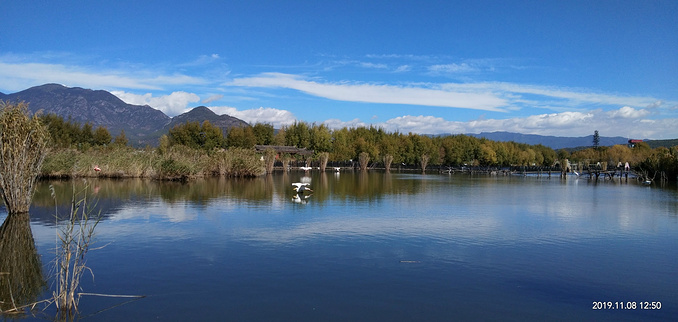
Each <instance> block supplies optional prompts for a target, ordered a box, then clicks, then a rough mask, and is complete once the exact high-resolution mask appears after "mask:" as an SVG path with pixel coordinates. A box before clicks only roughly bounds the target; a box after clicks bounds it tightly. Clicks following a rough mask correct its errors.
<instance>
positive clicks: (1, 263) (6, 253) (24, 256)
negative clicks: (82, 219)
mask: <svg viewBox="0 0 678 322" xmlns="http://www.w3.org/2000/svg"><path fill="white" fill-rule="evenodd" d="M0 254H2V256H0V311H2V312H3V314H25V313H26V311H25V310H24V309H23V308H22V307H23V306H25V305H28V304H31V303H35V302H36V301H37V299H38V297H39V296H40V295H41V294H42V293H43V291H44V290H45V286H46V283H45V280H44V278H43V275H42V263H41V262H40V256H39V255H38V251H37V249H36V248H35V242H34V241H33V234H32V232H31V225H30V216H29V214H28V213H27V212H24V213H13V214H9V215H8V216H7V218H6V219H5V221H4V223H3V224H2V226H1V227H0Z"/></svg>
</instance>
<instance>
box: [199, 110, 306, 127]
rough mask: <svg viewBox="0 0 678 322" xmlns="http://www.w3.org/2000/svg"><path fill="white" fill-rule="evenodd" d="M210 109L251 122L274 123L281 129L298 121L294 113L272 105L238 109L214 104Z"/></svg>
mask: <svg viewBox="0 0 678 322" xmlns="http://www.w3.org/2000/svg"><path fill="white" fill-rule="evenodd" d="M210 109H211V110H212V111H214V113H217V114H219V115H223V114H228V115H230V116H233V117H237V118H239V119H241V120H243V121H245V122H248V123H250V124H254V123H269V124H272V125H273V127H274V128H276V129H279V128H281V127H282V126H284V125H290V124H292V123H294V122H295V121H297V118H296V117H295V116H294V114H292V112H290V111H287V110H280V109H275V108H270V107H259V108H255V109H249V110H238V109H237V108H235V107H229V106H212V107H210Z"/></svg>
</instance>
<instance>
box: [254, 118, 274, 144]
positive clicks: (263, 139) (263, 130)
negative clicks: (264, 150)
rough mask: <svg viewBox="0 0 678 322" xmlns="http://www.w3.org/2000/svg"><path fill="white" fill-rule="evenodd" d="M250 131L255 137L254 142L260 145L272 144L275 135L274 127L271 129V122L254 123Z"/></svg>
mask: <svg viewBox="0 0 678 322" xmlns="http://www.w3.org/2000/svg"><path fill="white" fill-rule="evenodd" d="M252 132H253V133H254V137H255V139H256V143H255V144H260V145H271V144H273V137H274V135H275V129H273V125H272V124H268V123H256V124H254V126H252Z"/></svg>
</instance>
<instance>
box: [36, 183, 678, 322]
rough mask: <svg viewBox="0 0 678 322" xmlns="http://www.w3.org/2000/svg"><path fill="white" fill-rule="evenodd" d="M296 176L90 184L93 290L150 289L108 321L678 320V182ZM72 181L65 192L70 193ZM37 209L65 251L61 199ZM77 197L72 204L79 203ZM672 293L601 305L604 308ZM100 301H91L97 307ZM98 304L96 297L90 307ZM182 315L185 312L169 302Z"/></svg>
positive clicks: (42, 225)
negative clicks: (650, 306) (94, 214)
mask: <svg viewBox="0 0 678 322" xmlns="http://www.w3.org/2000/svg"><path fill="white" fill-rule="evenodd" d="M302 176H305V174H303V173H301V172H298V173H295V172H292V173H289V174H284V175H283V174H277V175H274V176H270V177H264V178H257V179H251V180H235V179H234V180H228V179H209V180H200V181H198V182H194V183H190V184H180V183H159V182H149V181H141V180H124V181H107V180H93V181H90V183H91V185H92V187H93V189H95V191H96V192H97V193H96V196H97V197H98V198H99V207H100V208H101V209H102V214H103V215H104V216H105V219H104V221H103V222H102V223H101V224H100V225H99V226H98V227H97V238H98V240H99V243H101V244H107V246H106V247H105V248H103V249H100V250H97V251H93V252H91V253H90V254H89V256H90V257H89V258H88V263H89V264H90V266H91V267H92V269H93V270H94V272H95V275H96V280H95V282H94V283H92V282H91V281H89V282H85V283H84V284H83V287H84V288H85V289H86V290H87V291H91V292H101V293H113V294H116V293H120V294H144V295H149V297H148V298H146V299H144V300H142V301H137V302H135V303H131V304H128V305H125V306H122V307H120V308H116V309H114V310H110V311H107V312H106V313H105V314H102V315H100V316H98V317H97V318H101V319H108V320H115V319H118V318H122V317H129V316H135V317H138V318H139V319H157V318H160V319H163V320H165V319H169V320H181V319H189V318H190V319H195V318H198V319H218V318H222V317H230V318H232V319H236V320H243V319H244V320H252V319H254V320H270V319H271V318H275V319H280V320H393V319H396V320H403V319H405V320H422V319H423V320H450V319H465V318H466V319H470V318H472V319H479V318H480V319H502V320H504V319H514V320H525V319H542V320H543V319H564V320H570V319H572V318H578V319H596V320H615V319H619V318H624V319H637V320H643V319H647V318H666V317H669V316H671V314H676V313H678V310H677V309H676V308H677V307H678V299H677V298H676V295H675V292H674V290H673V289H674V286H675V285H678V278H676V277H675V274H674V273H675V272H676V271H677V269H678V255H677V254H676V252H675V249H678V241H677V240H678V239H677V238H675V236H676V233H677V232H678V220H677V218H678V201H677V199H676V195H677V194H676V190H675V189H671V188H668V189H660V188H657V187H652V188H647V187H642V186H639V185H636V184H634V183H629V184H621V183H619V182H616V183H612V182H599V183H594V182H591V181H588V180H586V179H578V180H574V179H569V180H567V181H563V180H560V179H559V178H558V177H552V178H546V177H541V178H534V177H527V178H525V177H468V176H464V175H452V176H448V175H437V174H429V175H418V174H398V173H394V174H383V173H378V172H370V173H348V172H347V173H341V174H340V175H335V174H333V173H326V174H319V173H311V174H310V175H308V176H310V179H311V186H312V189H313V190H314V192H313V194H312V195H311V196H310V197H309V198H308V199H307V203H305V204H300V203H295V202H294V201H293V196H294V192H293V191H292V186H291V183H292V182H298V181H300V180H301V177H302ZM70 184H71V183H70V182H60V183H57V184H56V185H55V186H56V187H57V188H58V189H61V190H59V191H69V189H71V188H70ZM38 189H39V190H38V193H36V198H35V201H34V208H33V209H32V210H31V216H32V220H33V233H34V236H35V241H36V245H37V247H38V250H39V252H40V253H41V254H42V255H43V262H44V261H45V260H44V259H45V258H49V250H50V249H53V247H54V227H53V226H54V223H53V221H54V220H53V218H51V215H50V212H51V211H52V210H53V204H54V201H53V200H51V199H50V198H48V197H49V193H48V192H47V193H45V191H44V190H45V189H47V184H46V183H43V184H41V186H40V187H39V188H38ZM65 195H66V194H65V193H64V196H62V197H60V198H63V199H59V204H66V202H67V201H66V202H64V200H69V198H70V197H68V196H65ZM641 300H643V301H662V303H663V307H662V310H660V311H655V312H649V311H640V310H636V311H633V312H622V311H609V310H608V311H594V310H592V309H591V307H592V305H591V304H592V302H593V301H641ZM103 302H105V301H104V300H101V299H86V300H83V301H82V302H81V303H82V304H81V305H84V306H83V308H85V310H87V309H90V310H91V311H95V310H96V309H98V308H99V306H102V305H104V303H103ZM87 303H89V304H87ZM167 308H176V310H171V312H169V311H167Z"/></svg>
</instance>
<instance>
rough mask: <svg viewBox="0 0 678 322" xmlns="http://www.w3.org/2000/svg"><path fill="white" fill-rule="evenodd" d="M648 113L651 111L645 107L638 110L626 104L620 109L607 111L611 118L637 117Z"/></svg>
mask: <svg viewBox="0 0 678 322" xmlns="http://www.w3.org/2000/svg"><path fill="white" fill-rule="evenodd" d="M648 114H650V111H648V110H644V109H640V110H636V109H634V108H633V107H630V106H624V107H622V108H620V109H618V110H614V111H609V112H607V115H609V116H610V117H611V118H625V119H637V118H641V117H645V116H647V115H648Z"/></svg>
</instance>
